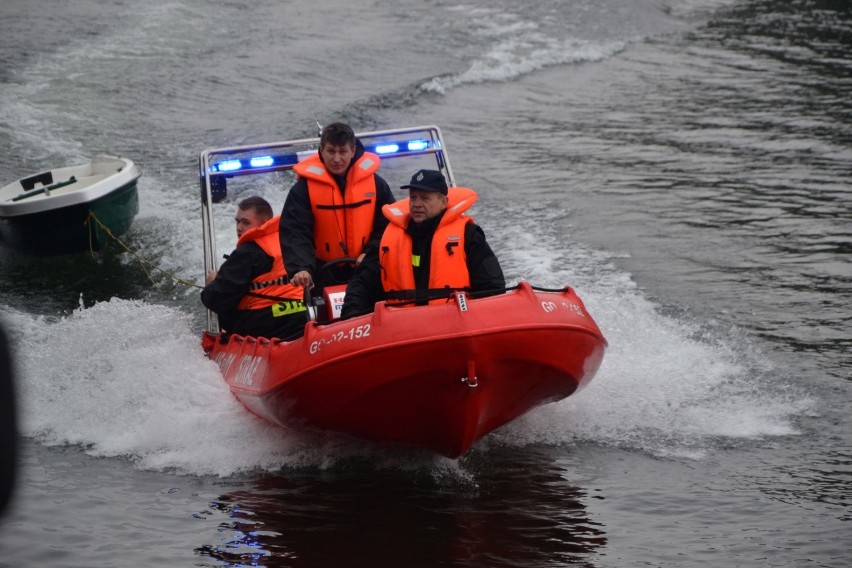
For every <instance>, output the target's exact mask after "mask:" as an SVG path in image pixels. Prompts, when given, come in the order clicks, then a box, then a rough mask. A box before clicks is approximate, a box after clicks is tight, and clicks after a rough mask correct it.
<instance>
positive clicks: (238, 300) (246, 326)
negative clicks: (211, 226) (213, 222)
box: [201, 196, 307, 339]
mask: <svg viewBox="0 0 852 568" xmlns="http://www.w3.org/2000/svg"><path fill="white" fill-rule="evenodd" d="M237 208H238V209H237V215H236V217H235V220H236V222H237V237H238V238H237V248H236V249H234V252H232V253H231V254H230V255H229V256H227V257H226V260H225V262H224V264H222V266H221V267H220V268H219V271H218V272H215V271H212V270H211V271H210V272H208V274H207V286H205V287H204V289H203V290H202V291H201V302H202V303H203V304H204V305H205V306H206V307H207V308H208V309H210V310H213V311H214V312H216V314H217V315H218V316H219V324H220V326H221V327H222V329H224V330H225V331H227V332H229V333H236V334H239V335H251V336H253V337H266V338H272V337H277V338H280V339H295V338H297V337H301V335H302V334H303V333H304V329H305V323H307V314H306V308H305V304H304V301H303V298H304V292H303V289H302V288H300V287H298V286H293V285H292V284H289V283H288V282H287V273H286V272H285V271H284V261H283V259H282V257H281V245H280V241H279V238H278V221H279V219H278V217H273V216H272V207H271V206H270V205H269V203H268V202H267V201H266V200H265V199H263V198H262V197H256V196H253V197H248V198H246V199H244V200H242V201H241V202H240V203H239V204H238V205H237Z"/></svg>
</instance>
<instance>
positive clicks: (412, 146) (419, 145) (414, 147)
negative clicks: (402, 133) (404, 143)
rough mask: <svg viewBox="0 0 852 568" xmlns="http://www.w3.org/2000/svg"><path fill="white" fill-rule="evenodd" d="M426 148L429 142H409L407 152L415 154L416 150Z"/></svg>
mask: <svg viewBox="0 0 852 568" xmlns="http://www.w3.org/2000/svg"><path fill="white" fill-rule="evenodd" d="M428 147H429V141H428V140H411V141H410V142H409V143H408V151H409V152H416V151H418V150H425V149H427V148H428Z"/></svg>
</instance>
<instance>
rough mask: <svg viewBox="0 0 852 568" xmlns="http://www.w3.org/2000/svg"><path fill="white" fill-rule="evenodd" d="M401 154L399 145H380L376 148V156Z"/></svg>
mask: <svg viewBox="0 0 852 568" xmlns="http://www.w3.org/2000/svg"><path fill="white" fill-rule="evenodd" d="M397 152H399V144H379V145H378V146H376V154H395V153H397Z"/></svg>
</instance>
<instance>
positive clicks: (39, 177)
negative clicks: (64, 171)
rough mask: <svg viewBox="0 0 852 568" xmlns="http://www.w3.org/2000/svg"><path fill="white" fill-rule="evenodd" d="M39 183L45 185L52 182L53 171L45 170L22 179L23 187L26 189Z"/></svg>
mask: <svg viewBox="0 0 852 568" xmlns="http://www.w3.org/2000/svg"><path fill="white" fill-rule="evenodd" d="M37 183H40V184H41V185H45V186H47V185H50V184H52V183H53V172H44V173H40V174H36V175H34V176H30V177H28V178H24V179H22V180H21V188H23V190H24V191H29V190H31V189H32V188H34V187H35V185H36V184H37Z"/></svg>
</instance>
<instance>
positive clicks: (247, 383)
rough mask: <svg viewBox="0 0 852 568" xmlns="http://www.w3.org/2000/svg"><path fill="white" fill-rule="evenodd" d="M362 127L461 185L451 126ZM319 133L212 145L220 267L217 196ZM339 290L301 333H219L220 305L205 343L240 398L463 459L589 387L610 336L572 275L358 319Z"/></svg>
mask: <svg viewBox="0 0 852 568" xmlns="http://www.w3.org/2000/svg"><path fill="white" fill-rule="evenodd" d="M358 137H359V138H360V139H361V141H362V142H363V143H364V144H365V146H367V147H368V148H370V149H371V150H373V151H376V152H377V153H381V154H382V159H383V162H382V167H383V168H385V159H387V158H389V157H391V158H394V157H408V158H411V157H423V156H426V157H428V158H430V159H433V160H435V162H437V167H438V168H439V169H441V170H442V171H443V172H444V175H445V177H446V178H447V180H448V182H449V183H450V185H451V186H452V185H455V184H454V183H453V182H452V180H453V178H452V171H451V170H450V166H449V161H448V159H447V156H446V153H445V149H444V145H443V140H442V138H441V133H440V130H438V129H437V127H434V126H427V127H417V128H410V129H399V130H392V131H380V132H371V133H366V134H358ZM318 142H319V140H318V139H306V140H296V141H288V142H280V143H275V144H264V145H258V146H243V147H237V148H222V149H216V150H207V151H205V152H203V153H202V154H201V159H200V169H201V186H202V220H203V223H204V226H203V228H204V241H205V269H207V268H210V267H215V260H214V259H215V258H216V255H215V250H214V247H213V241H214V239H213V238H212V235H213V229H212V213H211V208H212V204H213V203H215V202H217V201H219V200H221V199H222V198H223V197H224V195H225V194H226V192H227V187H226V183H225V180H226V179H227V178H230V177H234V176H237V175H249V174H255V173H269V172H276V171H281V170H287V169H290V168H292V165H293V164H295V163H297V162H298V160H299V159H301V158H302V157H303V156H304V155H307V154H309V153H311V152H314V151H316V146H317V144H318ZM234 155H240V156H244V157H242V158H234V157H233V156H234ZM217 158H218V159H219V161H218V162H217V161H215V159H217ZM435 162H433V163H432V165H431V167H433V168H434V167H436V166H435ZM244 164H245V165H244ZM419 167H424V165H423V164H418V166H415V167H410V168H408V169H407V170H405V172H406V173H407V172H410V171H415V170H416V169H418V168H419ZM325 300H326V302H325V306H324V307H322V308H321V309H322V310H328V312H329V313H328V314H327V316H326V317H325V318H324V319H326V320H329V321H327V322H326V323H318V322H317V321H311V322H308V323H307V325H306V327H305V335H304V336H303V337H302V338H299V339H296V340H293V341H281V340H278V339H267V338H254V337H243V336H239V335H234V334H231V335H228V334H224V333H219V330H218V325H217V324H216V322H215V317H214V315H213V314H210V313H208V329H207V330H206V331H205V332H204V336H203V339H202V346H203V348H204V350H205V352H206V353H207V355H208V356H209V357H210V358H211V359H213V360H214V361H216V363H217V364H218V365H219V368H220V369H221V371H222V374H223V376H224V378H225V381H226V382H227V384H228V386H229V387H230V389H231V392H232V393H233V394H234V396H235V397H236V398H237V399H238V400H240V401H241V402H242V403H243V404H244V405H245V406H246V407H247V408H248V409H249V410H250V411H251V412H253V413H254V414H256V415H257V416H259V417H261V418H263V419H265V420H267V421H269V422H271V423H274V424H278V425H281V426H283V427H285V428H290V429H322V430H329V431H334V432H340V433H343V434H347V435H350V436H354V437H357V438H361V439H367V440H372V441H376V442H382V443H398V444H406V445H412V446H418V447H422V448H427V449H430V450H433V451H435V452H437V453H439V454H442V455H445V456H448V457H451V458H455V457H458V456H460V455H462V454H463V453H464V452H465V451H466V450H467V449H468V448H469V447H470V446H471V445H472V444H474V443H475V442H476V441H477V440H479V439H480V438H482V437H483V436H485V435H486V434H488V433H489V432H491V431H493V430H494V429H496V428H499V427H500V426H502V425H504V424H506V423H508V422H510V421H512V420H514V419H515V418H517V417H519V416H521V415H523V414H524V413H526V412H528V411H529V410H531V409H532V408H534V407H536V406H539V405H542V404H546V403H549V402H555V401H558V400H562V399H564V398H565V397H567V396H570V395H571V394H573V393H575V392H576V391H577V390H578V389H580V388H582V387H583V386H585V385H586V384H587V383H588V382H589V381H591V380H592V378H593V377H594V375H595V373H596V372H597V370H598V368H599V367H600V365H601V361H602V360H603V355H604V350H605V348H606V346H607V342H606V339H604V336H603V334H602V333H601V330H600V329H599V328H598V326H597V324H596V323H595V321H594V320H593V319H592V316H591V315H590V314H589V313H588V311H587V310H586V307H585V306H584V305H583V302H582V301H581V300H580V298H579V297H578V296H577V294H576V292H575V291H574V290H573V289H572V288H570V287H567V286H566V287H565V288H564V289H561V290H547V289H541V288H535V287H533V286H531V285H530V284H529V283H526V282H521V283H520V284H518V286H516V287H515V288H513V289H510V290H507V291H506V292H505V293H503V294H498V295H494V296H488V297H484V298H473V297H471V296H469V295H468V294H466V293H464V292H459V293H457V294H456V295H455V297H454V298H453V300H452V301H448V302H447V303H446V304H437V305H436V304H430V305H428V306H418V307H391V306H387V305H385V304H381V303H380V304H377V305H376V309H375V312H374V313H372V314H368V315H364V316H360V317H357V318H352V319H348V320H339V319H333V318H334V317H335V313H339V307H340V302H339V296H338V298H337V300H335V299H334V294H333V293H332V294H327V295H326V298H325ZM323 313H324V312H323Z"/></svg>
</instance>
